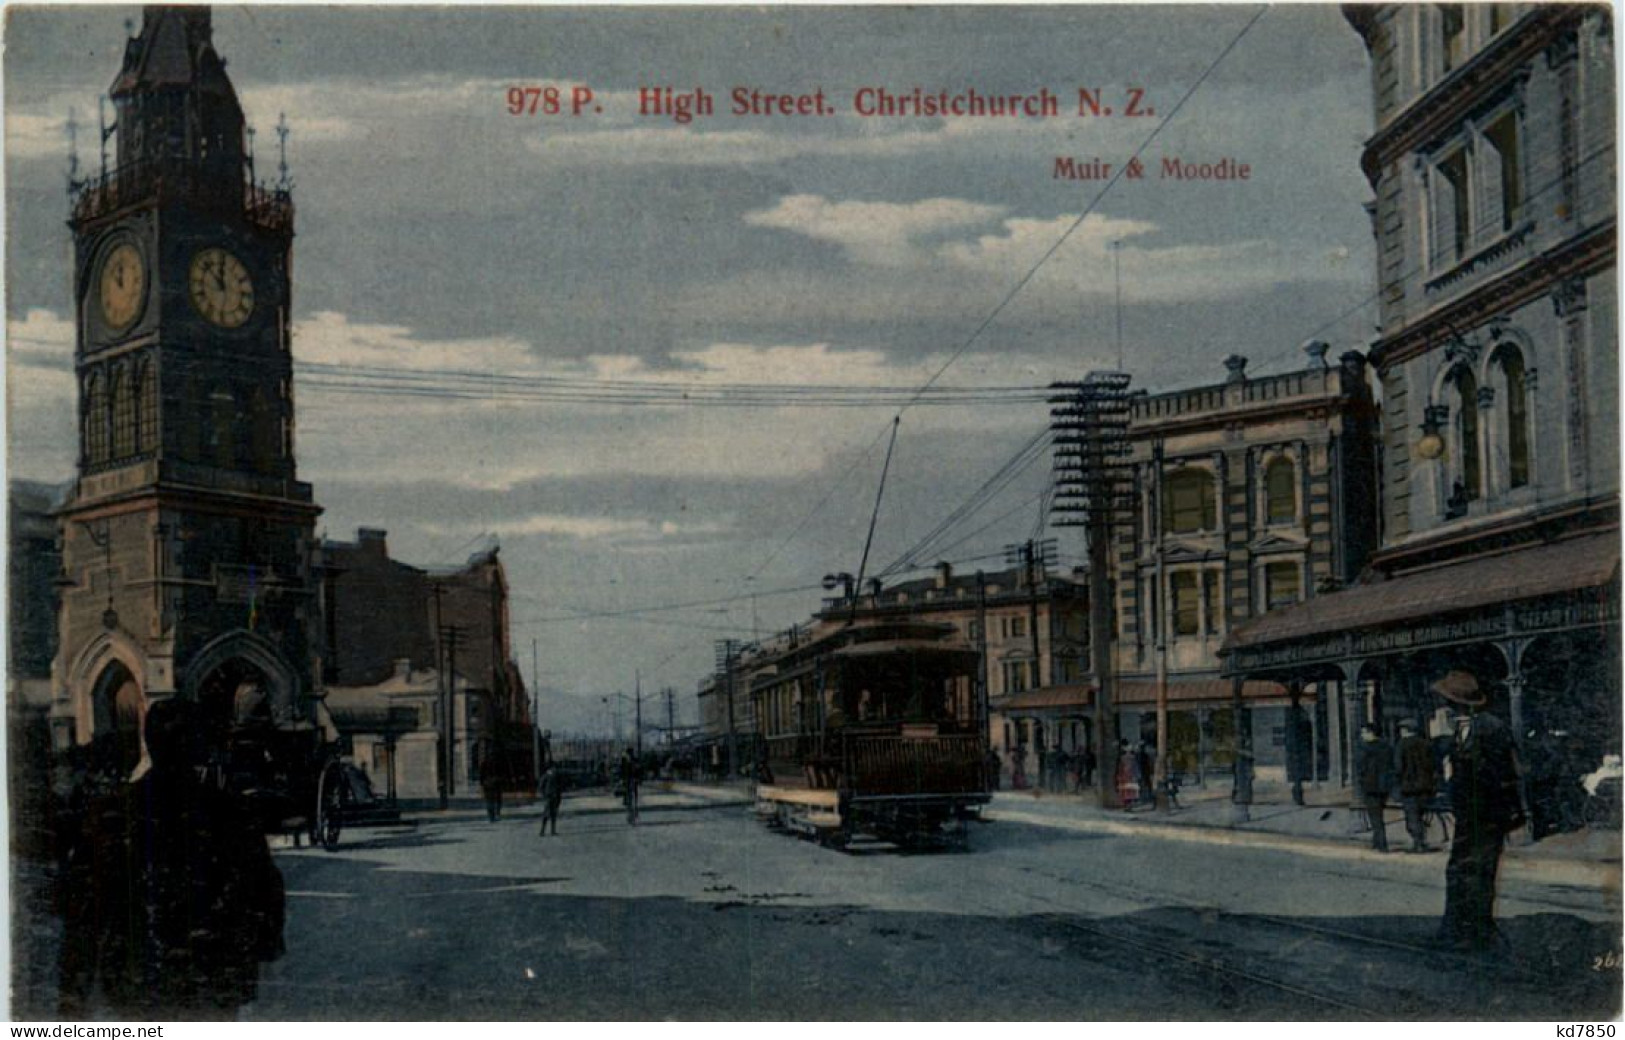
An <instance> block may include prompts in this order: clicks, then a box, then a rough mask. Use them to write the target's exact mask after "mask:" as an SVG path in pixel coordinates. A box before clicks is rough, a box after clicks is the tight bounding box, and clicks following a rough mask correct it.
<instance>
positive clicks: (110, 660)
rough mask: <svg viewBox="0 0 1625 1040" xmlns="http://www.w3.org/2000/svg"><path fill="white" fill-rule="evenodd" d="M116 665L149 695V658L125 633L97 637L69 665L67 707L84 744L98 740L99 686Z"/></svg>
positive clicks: (105, 633)
mask: <svg viewBox="0 0 1625 1040" xmlns="http://www.w3.org/2000/svg"><path fill="white" fill-rule="evenodd" d="M115 664H116V665H119V666H121V667H122V668H123V669H124V670H125V671H126V672H128V673H129V674H130V676H131V678H133V679H134V680H135V682H136V685H137V686H138V687H139V688H140V689H141V690H142V692H143V694H146V693H147V692H148V691H147V688H146V684H147V667H146V655H144V654H143V653H142V652H141V648H140V647H139V646H137V645H136V643H135V641H134V640H133V639H131V638H130V637H129V636H128V635H126V634H125V633H124V632H123V631H122V630H119V629H114V630H112V631H110V632H103V633H102V634H100V635H98V636H97V637H96V638H95V639H93V640H91V641H90V642H89V643H87V644H85V647H84V649H82V650H80V651H79V653H78V654H77V655H76V656H75V657H74V658H73V660H72V661H71V662H69V664H68V674H67V694H68V703H69V704H70V705H71V706H72V710H73V720H74V733H75V739H76V740H77V741H78V742H79V743H81V744H83V743H86V742H88V741H89V740H91V739H92V738H93V737H95V736H97V732H96V703H95V698H96V694H97V692H98V686H99V685H100V684H101V682H102V680H103V678H104V677H105V676H106V675H107V674H108V669H109V668H110V667H112V666H113V665H115Z"/></svg>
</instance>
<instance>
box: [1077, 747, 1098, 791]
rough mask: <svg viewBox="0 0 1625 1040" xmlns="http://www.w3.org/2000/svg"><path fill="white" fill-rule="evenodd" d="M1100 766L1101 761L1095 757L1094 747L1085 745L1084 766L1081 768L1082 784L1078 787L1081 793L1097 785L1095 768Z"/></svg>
mask: <svg viewBox="0 0 1625 1040" xmlns="http://www.w3.org/2000/svg"><path fill="white" fill-rule="evenodd" d="M1099 764H1100V762H1099V759H1097V758H1096V757H1095V748H1094V745H1093V744H1085V745H1084V746H1083V764H1082V766H1081V767H1080V783H1079V785H1078V789H1079V790H1080V791H1083V790H1087V789H1089V788H1091V787H1093V786H1094V785H1095V767H1096V766H1098V765H1099Z"/></svg>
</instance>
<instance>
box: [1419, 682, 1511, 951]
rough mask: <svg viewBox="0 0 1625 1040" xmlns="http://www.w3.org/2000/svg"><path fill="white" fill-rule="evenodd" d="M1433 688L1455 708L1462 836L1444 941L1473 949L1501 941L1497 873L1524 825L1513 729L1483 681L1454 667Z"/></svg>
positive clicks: (1456, 800)
mask: <svg viewBox="0 0 1625 1040" xmlns="http://www.w3.org/2000/svg"><path fill="white" fill-rule="evenodd" d="M1432 688H1433V692H1435V693H1437V694H1439V696H1441V697H1443V698H1444V699H1445V700H1447V701H1449V702H1451V704H1452V705H1453V706H1454V708H1455V710H1456V732H1455V739H1454V741H1453V743H1452V745H1451V748H1450V801H1451V810H1452V811H1453V813H1454V814H1455V817H1456V833H1455V834H1454V836H1453V837H1452V838H1451V842H1450V861H1449V863H1448V864H1447V865H1446V866H1445V874H1444V879H1445V901H1444V920H1443V921H1442V922H1441V923H1440V926H1439V940H1440V941H1441V942H1444V943H1447V944H1449V945H1452V946H1457V947H1463V948H1468V949H1478V950H1482V949H1487V948H1490V947H1493V946H1495V945H1496V944H1497V943H1499V942H1500V941H1501V937H1500V932H1499V930H1497V928H1496V927H1495V876H1496V872H1497V871H1498V870H1499V868H1500V864H1501V849H1502V846H1503V844H1504V843H1505V841H1506V836H1507V835H1508V834H1510V833H1512V832H1513V831H1516V830H1518V829H1519V828H1520V827H1522V826H1523V825H1524V811H1523V803H1522V801H1521V800H1520V798H1519V795H1518V761H1517V754H1516V751H1515V749H1514V747H1513V741H1512V731H1511V730H1510V729H1509V728H1508V727H1507V725H1506V723H1504V722H1502V721H1501V720H1500V719H1498V718H1496V717H1495V716H1494V715H1491V714H1490V713H1489V712H1486V711H1485V710H1484V707H1485V696H1484V693H1483V691H1482V690H1480V689H1479V686H1478V679H1477V678H1476V677H1475V676H1474V675H1473V674H1472V673H1471V672H1467V671H1461V670H1455V671H1451V672H1450V673H1448V674H1447V675H1445V677H1444V678H1443V679H1440V680H1439V681H1438V682H1436V683H1434V684H1433V687H1432Z"/></svg>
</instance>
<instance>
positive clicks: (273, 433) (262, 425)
mask: <svg viewBox="0 0 1625 1040" xmlns="http://www.w3.org/2000/svg"><path fill="white" fill-rule="evenodd" d="M249 422H250V423H252V426H251V429H252V431H253V437H254V468H255V469H256V470H258V471H259V472H261V473H269V472H271V471H272V470H273V469H275V468H276V461H277V446H278V444H279V442H280V441H281V440H282V424H281V423H280V422H278V420H277V416H276V413H275V412H274V411H273V410H272V409H271V406H270V403H269V401H268V400H267V399H266V396H265V391H264V389H263V388H260V387H255V389H254V396H253V398H252V399H251V403H250V406H249Z"/></svg>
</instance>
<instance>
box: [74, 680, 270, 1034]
mask: <svg viewBox="0 0 1625 1040" xmlns="http://www.w3.org/2000/svg"><path fill="white" fill-rule="evenodd" d="M144 732H145V737H146V749H147V758H146V761H145V763H143V765H142V766H140V767H138V768H137V774H138V775H137V776H136V777H135V778H134V779H133V780H132V781H131V782H129V783H125V784H123V785H121V788H120V789H119V790H118V791H116V792H114V793H112V794H110V795H108V796H105V797H102V798H100V799H98V800H97V803H96V805H95V806H94V807H93V808H92V810H91V811H90V812H89V813H88V814H87V826H86V827H85V828H84V829H83V830H82V831H81V832H80V834H79V835H78V839H77V841H76V847H75V848H73V849H71V850H70V852H69V856H68V861H69V863H70V871H69V874H68V875H67V877H66V878H65V879H64V880H65V882H66V887H67V889H68V890H67V892H65V897H66V899H67V900H69V901H70V902H69V903H68V905H69V906H70V907H75V906H76V907H79V908H81V909H80V911H78V912H75V913H73V914H71V915H70V916H69V918H68V919H67V920H66V921H65V926H64V933H65V934H64V941H63V946H64V949H63V972H62V998H61V999H62V1006H63V1011H64V1014H65V1015H68V1016H70V1017H77V1018H82V1017H88V1016H87V1015H86V1014H85V1012H86V1011H87V1010H94V1006H95V1001H96V998H97V997H98V996H99V997H100V1000H101V1001H103V1002H105V1004H106V1005H108V1006H109V1007H110V1008H111V1009H112V1010H113V1011H114V1012H115V1013H116V1014H117V1015H118V1016H119V1017H123V1018H136V1019H178V1020H180V1019H230V1018H232V1017H234V1016H235V1014H236V1011H237V1009H238V1008H239V1007H241V1006H242V1005H243V1004H246V1003H248V1002H249V1001H251V1000H253V999H254V997H255V995H256V993H257V990H258V981H259V964H260V962H261V961H267V960H272V959H275V958H276V957H278V956H281V954H282V952H283V944H282V928H283V921H284V913H285V907H284V900H285V894H284V890H283V884H282V874H281V872H280V871H278V870H277V868H276V864H275V863H274V862H273V861H272V859H271V853H270V849H269V848H268V847H267V845H266V841H265V836H264V834H263V833H262V832H261V831H260V830H259V827H258V823H259V821H258V819H257V818H256V817H255V815H254V814H253V813H252V812H250V811H248V809H247V807H246V806H244V805H243V804H242V803H241V801H240V800H239V799H238V798H237V797H236V796H235V795H233V794H232V793H231V792H229V791H227V790H222V789H221V788H220V787H219V786H218V785H215V784H210V783H205V782H203V781H202V780H201V779H200V778H199V774H198V766H199V765H200V764H201V763H202V762H203V760H204V755H203V752H202V748H201V735H202V733H203V728H202V725H201V721H200V720H199V719H198V718H197V713H196V711H195V709H194V708H193V706H192V705H191V704H190V703H188V702H182V701H175V700H169V701H160V702H159V703H157V704H154V705H153V706H152V707H151V709H149V710H148V712H147V716H146V719H145V724H144ZM98 985H99V989H98Z"/></svg>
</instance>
